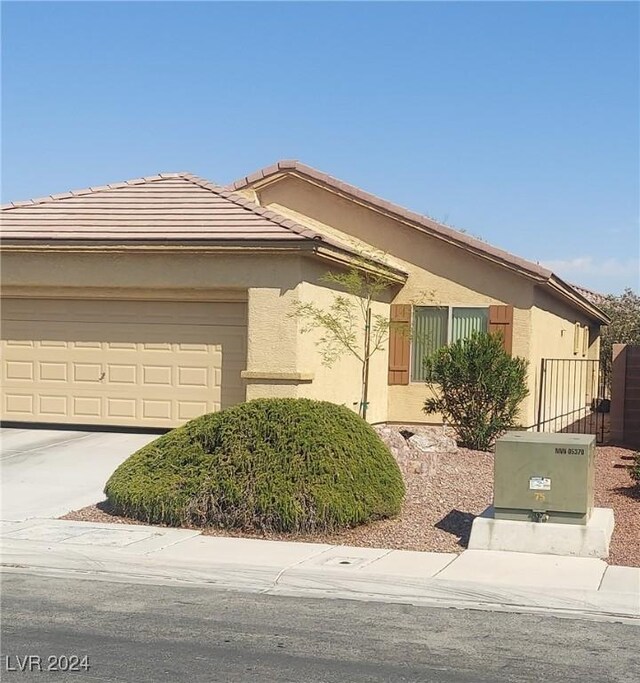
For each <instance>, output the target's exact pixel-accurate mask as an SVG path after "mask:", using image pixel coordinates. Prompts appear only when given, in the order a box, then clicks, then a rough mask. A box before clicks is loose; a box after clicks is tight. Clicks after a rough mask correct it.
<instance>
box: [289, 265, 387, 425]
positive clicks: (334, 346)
mask: <svg viewBox="0 0 640 683" xmlns="http://www.w3.org/2000/svg"><path fill="white" fill-rule="evenodd" d="M367 264H368V262H367V261H364V260H363V262H362V265H364V266H366V265H367ZM321 280H322V281H323V282H326V283H328V284H332V285H337V287H338V288H339V289H341V290H342V291H343V292H344V294H337V293H336V294H335V295H334V298H333V301H332V302H331V304H330V305H329V307H328V308H322V307H321V306H318V305H317V304H316V303H313V302H302V301H298V302H296V303H295V304H294V308H293V311H292V312H291V314H290V315H292V316H294V317H297V318H299V319H300V320H302V323H303V324H302V329H301V331H302V332H303V333H307V332H311V331H314V330H319V331H320V332H321V337H320V338H319V339H318V342H317V345H318V349H319V351H320V354H321V356H322V363H323V365H326V366H328V367H331V366H332V365H333V364H334V363H335V362H336V361H337V360H338V358H340V357H341V356H342V355H343V354H345V353H347V354H350V355H352V356H354V357H355V358H357V360H358V361H359V363H360V365H361V387H360V405H359V409H358V414H359V415H360V416H361V417H363V418H365V419H366V417H367V408H368V405H369V399H368V394H369V365H370V361H371V358H372V356H373V355H374V354H376V353H377V352H378V351H382V350H383V349H384V348H385V344H386V342H387V341H388V338H389V327H390V324H391V323H390V322H389V319H388V317H387V316H386V315H382V314H380V313H373V310H372V309H373V302H374V301H376V300H377V299H378V298H379V297H380V296H381V295H382V294H384V292H386V291H387V290H388V289H389V288H390V287H391V285H392V283H391V282H390V281H389V279H388V278H387V277H385V276H384V274H382V273H380V272H379V271H378V269H377V268H358V267H357V266H355V265H354V266H353V267H351V268H349V270H347V271H346V272H340V273H332V272H330V273H327V274H326V275H324V277H322V278H321ZM361 333H362V334H361Z"/></svg>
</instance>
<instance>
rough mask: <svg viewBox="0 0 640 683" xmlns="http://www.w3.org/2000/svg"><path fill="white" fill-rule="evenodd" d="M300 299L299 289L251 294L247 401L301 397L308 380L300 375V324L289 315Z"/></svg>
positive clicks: (259, 289)
mask: <svg viewBox="0 0 640 683" xmlns="http://www.w3.org/2000/svg"><path fill="white" fill-rule="evenodd" d="M297 298H298V292H297V288H295V289H289V290H283V289H280V288H276V287H252V288H249V290H248V307H247V312H248V315H247V318H248V319H247V326H248V329H247V368H246V370H245V371H244V372H243V373H242V377H243V379H244V380H245V381H246V383H247V400H251V399H253V398H265V397H273V396H277V397H282V398H286V397H291V398H295V397H297V396H298V385H299V383H300V382H303V381H305V379H306V378H305V377H303V376H302V373H300V372H299V371H298V321H297V319H296V318H293V317H291V316H290V315H289V314H290V312H291V310H292V304H293V302H294V301H296V300H297Z"/></svg>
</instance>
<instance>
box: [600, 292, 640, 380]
mask: <svg viewBox="0 0 640 683" xmlns="http://www.w3.org/2000/svg"><path fill="white" fill-rule="evenodd" d="M599 306H600V308H602V310H603V311H604V312H605V313H606V314H607V315H608V316H609V317H610V318H611V324H610V325H608V326H607V327H605V328H604V329H603V330H602V337H601V340H600V360H601V361H602V362H603V364H604V366H605V368H609V367H610V365H611V357H612V354H613V345H614V344H640V296H638V294H636V293H635V292H633V291H632V290H631V289H625V290H624V292H623V293H622V294H619V295H615V294H609V295H608V296H606V297H605V298H604V300H603V301H602V302H601V303H600V304H599Z"/></svg>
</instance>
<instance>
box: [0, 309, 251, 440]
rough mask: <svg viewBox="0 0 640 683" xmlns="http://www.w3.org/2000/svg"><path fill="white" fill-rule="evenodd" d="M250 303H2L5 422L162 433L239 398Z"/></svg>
mask: <svg viewBox="0 0 640 683" xmlns="http://www.w3.org/2000/svg"><path fill="white" fill-rule="evenodd" d="M246 315H247V313H246V304H245V303H204V302H173V301H172V302H166V301H104V300H94V301H87V300H71V299H67V300H46V299H5V300H4V301H3V302H2V329H1V336H2V380H3V392H2V393H3V397H2V418H3V419H4V420H12V421H27V422H55V423H75V424H106V425H127V426H128V425H132V426H154V427H166V426H174V425H178V424H182V423H183V422H185V421H186V420H189V419H191V418H192V417H196V416H197V415H202V414H203V413H207V412H212V411H216V410H220V409H221V408H224V407H226V406H228V405H232V404H234V403H239V402H241V401H243V400H244V399H245V387H244V383H243V380H242V379H241V378H240V372H241V371H242V370H243V369H244V368H245V367H246V339H247V334H246V331H247V324H246Z"/></svg>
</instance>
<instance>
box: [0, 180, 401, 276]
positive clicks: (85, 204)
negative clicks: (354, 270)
mask: <svg viewBox="0 0 640 683" xmlns="http://www.w3.org/2000/svg"><path fill="white" fill-rule="evenodd" d="M1 235H2V240H3V243H5V244H25V243H31V244H34V243H47V244H51V243H56V244H61V243H65V244H74V243H76V244H78V243H84V244H86V243H87V242H91V243H114V242H117V243H123V242H125V243H132V242H134V243H158V242H161V243H167V242H169V243H171V242H181V243H184V242H188V243H198V244H200V243H205V244H226V245H230V244H239V245H241V246H248V245H273V244H277V245H278V246H287V245H288V246H290V247H292V248H302V249H304V248H308V249H311V250H316V251H317V250H318V249H322V248H324V249H330V250H333V251H339V252H341V253H343V254H347V255H349V256H350V257H353V258H356V259H360V258H361V257H362V255H361V254H360V253H359V252H357V251H355V250H354V249H352V248H350V247H349V246H347V245H344V244H341V243H340V242H339V241H337V240H335V239H331V238H327V237H326V236H324V235H321V234H319V233H318V232H316V231H314V230H312V229H310V228H309V227H307V226H304V225H300V224H299V223H296V222H295V221H293V220H291V219H289V218H286V217H284V216H280V215H278V214H277V213H275V212H274V211H270V210H269V209H265V208H263V207H261V206H258V205H257V204H254V203H253V202H251V201H250V200H249V199H247V198H246V197H243V196H242V195H239V194H234V193H233V192H231V191H229V190H228V189H226V188H223V187H221V186H219V185H215V184H213V183H210V182H208V181H206V180H203V179H201V178H198V177H197V176H194V175H192V174H190V173H161V174H159V175H155V176H150V177H146V178H137V179H135V180H127V181H124V182H120V183H113V184H110V185H103V186H100V187H90V188H86V189H84V190H74V191H70V192H65V193H62V194H55V195H51V196H49V197H43V198H40V199H31V200H28V201H21V202H12V203H10V204H6V205H3V206H2V233H1ZM370 260H371V261H373V262H375V263H376V264H377V265H379V266H382V267H383V268H384V269H385V270H388V271H389V272H391V271H393V273H394V274H395V275H400V276H403V277H404V276H405V275H406V274H404V273H402V272H401V271H399V270H397V269H393V268H389V266H388V264H384V263H383V262H381V261H376V259H370Z"/></svg>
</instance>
